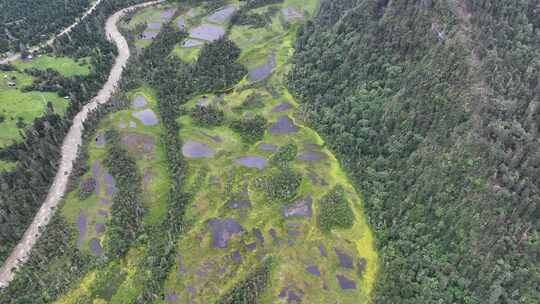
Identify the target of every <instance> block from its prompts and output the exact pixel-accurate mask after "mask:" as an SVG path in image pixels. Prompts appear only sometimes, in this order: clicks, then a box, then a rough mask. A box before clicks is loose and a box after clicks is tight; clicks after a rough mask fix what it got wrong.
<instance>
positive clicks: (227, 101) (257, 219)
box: [166, 1, 377, 303]
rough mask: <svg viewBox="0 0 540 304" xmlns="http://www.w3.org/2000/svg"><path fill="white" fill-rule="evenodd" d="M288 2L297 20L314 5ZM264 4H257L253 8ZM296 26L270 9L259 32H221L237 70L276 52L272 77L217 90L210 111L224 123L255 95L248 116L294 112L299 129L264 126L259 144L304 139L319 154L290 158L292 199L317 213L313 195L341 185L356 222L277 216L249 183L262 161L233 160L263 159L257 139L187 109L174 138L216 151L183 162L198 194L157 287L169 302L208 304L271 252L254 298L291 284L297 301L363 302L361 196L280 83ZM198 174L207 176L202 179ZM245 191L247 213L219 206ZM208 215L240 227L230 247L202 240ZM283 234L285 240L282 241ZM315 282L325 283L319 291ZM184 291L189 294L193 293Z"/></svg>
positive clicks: (372, 259) (371, 260)
mask: <svg viewBox="0 0 540 304" xmlns="http://www.w3.org/2000/svg"><path fill="white" fill-rule="evenodd" d="M289 6H296V7H298V8H303V9H304V14H305V16H304V18H309V16H310V15H313V14H314V13H315V11H316V9H317V1H308V3H306V2H305V1H302V2H299V1H285V3H284V4H283V6H282V7H289ZM265 9H266V8H260V9H257V11H264V10H265ZM298 21H301V20H298ZM297 27H298V23H297V22H295V21H289V22H287V21H285V20H284V18H283V16H282V15H281V14H277V15H276V16H274V17H273V18H272V24H271V25H270V26H267V27H265V28H259V29H253V28H250V27H248V26H235V27H233V28H232V29H231V32H230V34H229V38H230V39H231V40H233V41H234V42H235V43H236V44H237V45H238V46H239V47H240V48H241V49H242V55H241V58H240V61H241V62H242V63H243V64H244V65H245V66H246V67H248V68H254V67H256V66H259V65H261V64H263V63H264V62H266V60H267V58H268V54H269V52H270V51H273V52H275V54H276V67H275V69H274V71H273V73H272V76H270V78H268V79H266V80H264V81H262V82H261V83H258V84H253V83H251V82H250V81H249V79H247V78H246V79H244V80H243V81H242V82H241V83H239V84H238V85H237V87H236V89H235V90H234V92H233V93H230V94H228V95H225V96H223V99H222V101H221V102H219V106H218V107H219V108H221V109H222V110H223V111H224V112H225V115H226V120H228V121H231V120H234V119H240V118H241V117H242V116H243V115H246V113H245V112H244V113H237V112H235V111H233V109H234V108H236V107H238V106H240V104H241V103H242V102H243V101H244V100H245V99H246V98H247V97H248V96H249V95H251V94H253V93H257V94H260V95H261V96H263V100H264V107H262V108H257V109H251V110H250V111H249V112H250V113H251V114H250V115H254V114H260V115H262V116H264V117H265V118H267V119H268V121H269V122H275V121H276V120H277V118H278V117H280V116H283V115H288V116H289V117H291V118H293V120H294V122H295V124H296V125H297V126H298V127H299V131H298V132H295V133H290V134H286V135H273V134H271V133H270V132H268V131H267V132H266V133H265V135H264V138H263V139H262V140H261V141H260V142H263V143H270V144H273V145H276V146H284V145H286V144H288V143H294V144H296V146H298V147H300V150H301V151H302V150H304V148H303V147H304V145H305V144H316V145H318V146H320V147H321V148H320V149H318V152H321V153H323V154H324V155H326V156H327V157H326V158H325V159H324V160H320V161H301V160H295V161H293V162H292V164H291V166H292V168H293V169H294V170H295V171H297V172H301V173H302V174H303V176H304V178H303V180H302V183H301V185H300V188H299V190H298V193H299V194H298V195H297V198H299V197H303V196H307V195H310V196H311V197H312V198H313V202H314V204H313V213H314V214H315V215H316V214H318V208H319V206H318V204H317V202H318V201H319V200H320V198H321V197H322V196H323V195H324V194H326V193H327V192H328V191H329V190H330V189H331V188H332V187H333V186H334V185H341V186H343V187H344V188H345V190H346V197H347V200H348V201H349V203H350V204H351V206H353V210H354V211H353V212H354V215H355V218H356V221H355V224H354V226H353V227H352V228H350V229H345V230H340V229H338V230H333V231H332V232H331V233H323V232H321V231H320V229H318V227H317V217H316V216H312V217H308V218H302V217H294V218H293V219H290V218H285V217H284V216H283V214H282V209H281V208H282V206H281V205H279V206H276V205H275V204H272V203H269V202H268V200H267V198H266V197H265V195H264V193H262V192H261V190H260V189H258V188H257V187H256V186H255V180H257V179H258V178H261V177H263V176H264V175H265V172H267V171H268V170H271V168H268V167H267V168H265V169H264V170H262V172H261V171H260V170H258V169H253V168H245V167H242V166H239V165H238V164H237V163H236V162H235V159H236V158H237V157H241V156H248V155H249V156H258V157H263V158H265V159H269V158H270V157H271V155H272V154H273V153H272V152H264V151H261V150H259V149H258V148H257V147H256V145H257V144H254V145H249V144H245V143H243V142H242V139H241V138H240V136H239V135H238V134H237V133H235V132H233V131H232V130H230V129H229V128H228V127H227V126H218V127H214V128H202V127H198V126H195V125H194V124H193V121H192V118H191V117H190V116H189V115H184V116H182V117H180V118H179V119H178V121H179V122H180V123H181V125H182V128H181V131H180V134H179V136H180V137H181V138H182V139H183V140H184V142H185V141H188V140H195V141H198V142H202V143H205V144H206V145H208V146H209V147H211V148H212V149H213V150H214V151H215V155H214V156H213V157H211V158H199V159H190V161H189V163H190V179H189V181H190V182H189V183H188V186H187V187H188V189H198V188H200V190H199V191H198V192H197V194H196V196H195V198H194V204H193V207H192V208H190V209H189V210H188V215H187V216H188V218H189V220H190V221H191V222H193V223H194V224H193V228H192V229H191V230H190V232H189V233H187V234H186V235H184V236H182V237H181V239H180V241H179V245H178V249H177V251H178V252H180V253H185V254H182V256H181V258H179V259H178V262H177V265H176V266H175V267H174V268H173V269H172V270H171V272H170V275H169V279H168V281H167V283H166V292H167V293H168V294H170V295H175V296H176V297H177V300H176V302H175V301H171V302H172V303H185V302H188V301H193V302H194V303H213V302H215V301H217V300H218V299H219V297H220V295H222V294H223V293H224V291H226V290H228V289H230V288H231V287H232V286H234V284H235V283H236V282H238V281H239V280H241V279H242V278H243V277H245V276H246V275H247V273H249V271H251V270H252V269H253V267H254V265H257V263H258V261H260V260H261V258H262V257H264V256H273V257H275V258H277V262H276V265H277V266H275V269H274V270H273V273H272V279H271V284H270V286H269V287H268V288H267V290H266V292H265V293H264V294H263V295H262V298H261V302H262V303H271V302H275V301H276V300H277V301H278V302H279V301H286V296H285V299H280V298H279V297H278V295H279V294H280V293H281V292H282V291H283V290H284V288H288V289H289V290H295V291H296V294H297V295H300V294H301V295H302V302H305V303H330V302H335V301H336V300H338V301H339V302H340V303H365V302H368V301H369V296H370V293H371V290H372V288H373V284H374V282H375V277H376V272H377V253H376V251H375V248H374V243H373V236H372V234H371V231H370V227H369V226H368V224H367V220H366V218H365V215H364V214H363V211H362V201H361V197H360V195H359V194H358V193H357V192H356V191H355V189H354V188H353V187H352V185H351V184H350V182H349V180H348V178H347V176H346V174H345V173H344V171H343V170H342V169H341V168H340V166H339V162H338V161H337V160H336V159H335V158H334V156H333V155H332V153H331V151H329V150H328V149H326V148H324V142H323V141H322V139H321V138H320V137H319V136H318V135H317V134H316V132H314V131H313V130H311V129H309V128H308V127H307V126H305V125H304V124H303V122H302V120H301V117H300V116H297V115H296V109H297V107H298V104H297V103H296V102H295V100H294V99H293V97H292V96H291V94H290V93H289V92H288V91H287V89H286V85H285V79H286V78H285V76H286V74H287V72H288V69H289V68H290V65H289V62H290V58H291V55H292V53H293V47H292V43H293V41H294V38H295V32H296V29H297ZM206 96H207V97H208V98H209V99H210V100H212V99H213V98H214V96H213V95H206ZM200 97H201V96H197V97H196V98H194V99H193V100H191V101H189V102H188V103H187V104H186V107H187V108H191V107H194V106H195V104H196V103H197V101H198V100H199V98H200ZM283 102H288V103H289V104H291V105H293V107H292V108H291V109H289V110H286V111H281V112H279V113H274V112H273V111H272V109H273V108H274V107H275V106H277V105H279V104H281V103H283ZM209 135H211V136H219V137H220V138H221V141H219V142H216V141H214V140H212V139H210V138H209ZM309 175H315V176H316V177H317V178H316V179H317V180H318V181H319V182H314V181H313V180H310V179H309V178H308V176H309ZM200 176H207V177H208V178H206V179H205V180H204V182H203V183H202V185H201V184H200ZM210 177H212V178H210ZM216 181H217V182H216ZM320 181H323V182H320ZM246 190H247V193H249V194H248V195H247V197H249V200H250V201H251V203H252V205H253V206H252V207H251V208H250V209H249V210H233V209H231V208H228V207H226V206H225V205H224V203H225V202H226V201H227V200H229V199H233V198H236V197H237V196H238V195H239V193H242V192H244V193H245V192H246ZM215 218H233V219H235V220H236V221H237V222H238V223H239V224H240V225H241V226H242V227H243V228H244V232H243V233H241V234H239V235H235V236H233V237H232V238H231V239H230V240H229V245H228V246H227V248H225V249H221V248H213V247H212V246H211V242H212V233H211V232H210V228H209V225H208V223H209V220H210V219H215ZM292 224H294V225H297V224H300V228H297V229H299V230H301V231H302V233H301V236H294V237H293V236H291V235H290V234H288V231H289V230H291V226H290V225H292ZM253 229H260V231H262V233H263V235H264V239H265V240H264V241H262V242H261V241H260V240H257V238H256V237H255V236H254V235H253V233H251V231H252V230H253ZM271 229H273V230H275V231H276V232H277V235H278V237H277V240H276V239H274V240H273V238H272V236H271V235H270V234H269V231H270V230H271ZM291 240H292V241H293V243H292V244H288V242H290V241H291ZM253 242H255V243H256V249H248V248H247V247H246V244H253ZM321 244H322V245H324V247H325V248H326V249H327V250H328V257H324V256H321V254H320V253H319V249H318V246H319V245H321ZM334 248H338V249H339V250H342V251H343V252H346V253H347V254H348V255H351V256H353V257H361V258H363V259H364V261H365V262H366V267H365V269H364V270H363V272H362V274H361V275H360V276H359V275H358V274H357V273H355V272H354V271H353V270H351V269H345V268H343V267H341V266H339V265H340V263H339V261H338V258H337V257H336V254H335V253H334ZM234 251H238V252H240V254H241V256H242V262H241V263H239V264H237V263H235V262H232V261H231V255H232V254H233V252H234ZM308 265H317V267H318V270H319V271H320V273H321V276H320V277H318V276H315V275H312V274H310V273H308V272H307V271H306V267H307V266H308ZM357 270H358V269H357ZM336 274H341V275H346V276H347V277H348V278H351V279H352V280H354V281H357V283H358V284H357V285H358V288H357V289H354V290H352V289H347V290H342V288H341V287H340V285H339V284H338V282H337V280H336V277H335V275H336ZM323 285H324V286H326V287H327V288H328V290H327V291H325V290H324V288H323ZM186 290H196V296H193V295H192V294H190V292H186ZM279 303H281V302H279Z"/></svg>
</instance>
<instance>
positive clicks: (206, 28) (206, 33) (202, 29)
mask: <svg viewBox="0 0 540 304" xmlns="http://www.w3.org/2000/svg"><path fill="white" fill-rule="evenodd" d="M189 35H190V36H191V37H192V38H196V39H201V40H206V41H215V40H218V39H219V38H221V37H222V36H223V35H225V28H223V27H222V26H219V25H214V24H208V23H203V24H201V25H199V26H197V27H194V28H192V29H191V30H190V31H189Z"/></svg>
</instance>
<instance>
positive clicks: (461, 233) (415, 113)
mask: <svg viewBox="0 0 540 304" xmlns="http://www.w3.org/2000/svg"><path fill="white" fill-rule="evenodd" d="M537 9H538V2H537V1H472V0H471V1H454V2H439V1H414V2H410V1H386V0H379V1H361V0H338V1H323V2H322V7H321V10H320V13H319V15H318V17H317V18H316V19H315V20H313V22H310V23H308V24H307V26H305V27H304V28H303V29H302V30H301V32H300V35H299V37H298V40H297V42H296V48H297V53H296V56H295V68H294V70H293V72H292V73H291V74H290V76H289V79H290V84H289V85H290V87H291V88H293V89H294V91H295V92H296V94H297V95H298V96H299V97H300V99H301V100H302V101H303V105H302V106H303V113H304V114H303V115H304V116H305V117H306V119H307V120H308V121H310V124H311V125H312V126H314V127H315V128H316V129H317V130H319V131H320V132H322V133H323V134H324V135H325V139H326V140H327V141H328V143H329V144H330V145H331V147H332V149H333V150H334V151H336V152H338V154H339V155H340V157H339V158H340V159H341V161H342V164H343V165H344V166H345V167H346V168H347V171H348V172H349V174H351V176H353V177H354V178H355V179H356V182H357V185H358V187H359V190H361V191H362V192H363V193H364V194H365V204H366V210H367V213H368V215H369V218H370V222H371V225H372V227H373V228H374V229H375V232H376V236H377V244H378V248H379V252H380V254H381V256H382V264H383V266H382V269H381V271H380V273H379V277H378V283H377V285H378V288H377V289H376V292H375V300H374V302H375V303H537V302H539V301H540V293H539V291H538V286H539V284H540V275H539V272H538V267H539V261H540V247H539V242H538V236H539V227H540V226H539V218H540V217H539V215H540V196H539V177H540V171H539V165H540V148H539V147H540V145H539V144H538V131H539V125H538V119H539V114H540V107H538V96H537V95H538V94H537V92H538V63H539V59H540V51H539V50H540V48H539V41H540V40H539V39H538V38H539V31H538V26H539V25H540V23H539V22H540V19H539V16H538V14H536V13H534V12H535V10H537Z"/></svg>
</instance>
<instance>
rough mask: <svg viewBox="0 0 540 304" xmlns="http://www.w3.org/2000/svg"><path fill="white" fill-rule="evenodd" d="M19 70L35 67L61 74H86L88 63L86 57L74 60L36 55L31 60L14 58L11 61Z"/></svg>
mask: <svg viewBox="0 0 540 304" xmlns="http://www.w3.org/2000/svg"><path fill="white" fill-rule="evenodd" d="M13 65H14V66H16V67H17V68H18V69H19V70H21V71H22V70H24V69H28V68H36V69H38V70H46V69H53V70H56V71H58V72H59V73H60V74H62V75H63V76H66V77H69V76H75V75H83V76H84V75H88V74H89V73H90V65H88V62H87V59H79V60H74V59H72V58H69V57H57V56H52V55H38V56H36V57H34V58H33V59H32V60H16V61H14V62H13Z"/></svg>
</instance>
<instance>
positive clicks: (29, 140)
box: [0, 0, 141, 260]
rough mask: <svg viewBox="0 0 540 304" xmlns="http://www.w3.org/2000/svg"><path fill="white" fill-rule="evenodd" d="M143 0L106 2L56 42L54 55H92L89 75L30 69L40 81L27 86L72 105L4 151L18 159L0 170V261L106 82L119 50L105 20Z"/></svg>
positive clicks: (29, 217)
mask: <svg viewBox="0 0 540 304" xmlns="http://www.w3.org/2000/svg"><path fill="white" fill-rule="evenodd" d="M139 2H141V1H137V0H133V1H122V0H116V1H106V2H103V3H102V4H101V5H100V6H99V7H98V9H96V10H95V11H94V12H93V13H92V14H91V15H90V16H89V18H87V19H85V20H84V21H83V22H82V23H80V24H79V25H78V26H77V27H75V28H74V30H73V31H72V32H71V33H70V35H69V36H63V37H62V38H60V39H59V40H57V41H55V43H54V45H53V47H52V51H54V52H55V53H56V54H59V55H66V56H72V57H75V58H80V57H90V62H91V64H92V66H93V68H92V71H91V73H90V74H89V75H87V76H72V77H64V76H62V75H59V74H58V73H56V72H55V71H52V70H48V71H44V72H42V71H32V72H31V73H33V74H34V75H35V76H36V80H35V82H34V84H32V85H31V86H30V87H29V88H27V89H33V90H39V91H54V92H59V93H65V94H67V96H69V97H70V104H69V106H68V109H67V111H66V115H65V117H63V118H62V117H60V116H59V115H58V114H55V113H54V109H50V111H49V112H48V113H46V114H47V115H45V116H43V117H40V118H38V119H36V121H35V122H34V123H33V124H32V125H31V126H28V128H26V129H25V130H24V136H23V143H14V144H12V145H10V146H7V147H5V148H3V149H0V159H7V160H14V161H18V163H17V166H16V167H15V169H13V170H10V171H9V172H0V188H1V189H2V191H0V260H4V259H5V257H7V255H8V254H9V252H10V251H11V249H12V248H13V246H14V245H15V244H16V243H17V242H18V241H19V240H20V238H21V236H22V234H23V233H24V231H25V230H26V228H27V227H28V224H29V223H30V222H31V221H32V218H33V216H34V214H35V212H36V211H37V210H38V209H39V207H40V206H41V204H42V202H43V200H44V198H45V196H46V194H47V191H48V189H49V186H50V183H51V182H52V180H53V178H54V176H55V174H56V170H57V168H58V159H59V157H60V145H61V144H62V140H63V138H64V136H65V134H66V133H67V131H68V129H69V126H70V124H71V120H72V119H73V117H74V116H75V115H76V114H77V112H78V111H79V109H80V107H81V106H82V105H84V104H85V103H87V102H88V101H90V99H91V98H92V97H93V96H94V95H95V94H96V93H97V91H98V90H99V89H100V88H101V86H102V85H103V84H104V83H105V81H106V80H107V77H108V74H109V70H110V68H111V66H112V63H113V61H114V58H115V55H116V52H117V50H116V48H115V47H114V46H113V44H112V43H111V42H109V41H108V40H107V39H106V36H105V34H104V24H105V20H106V19H107V17H108V16H109V15H111V14H112V13H114V12H115V11H117V10H118V9H120V8H123V7H125V6H128V5H130V4H135V3H139ZM83 46H84V47H83ZM8 66H9V65H8ZM13 202H17V203H16V204H14V203H13Z"/></svg>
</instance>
